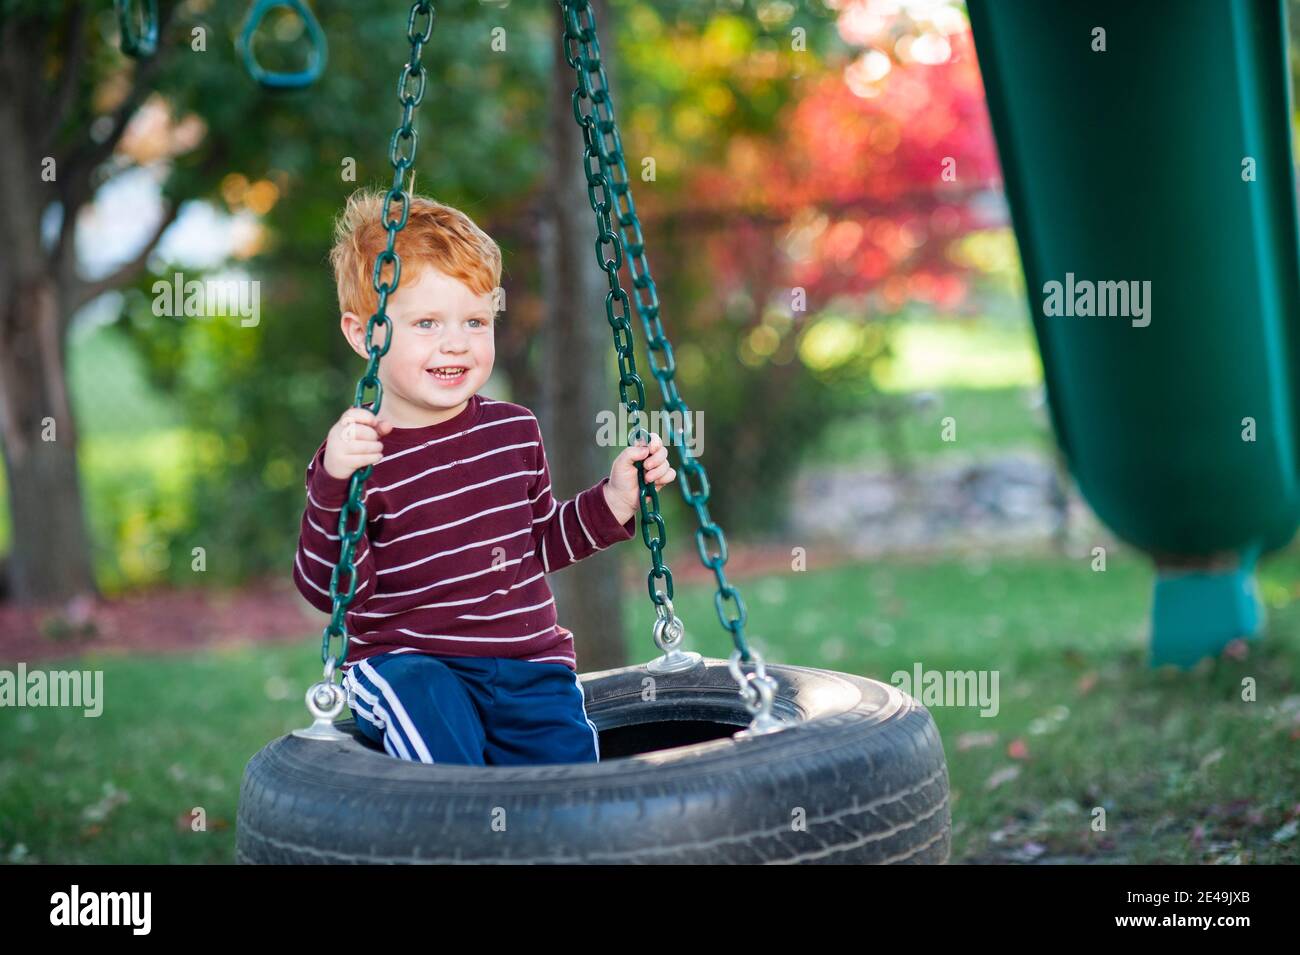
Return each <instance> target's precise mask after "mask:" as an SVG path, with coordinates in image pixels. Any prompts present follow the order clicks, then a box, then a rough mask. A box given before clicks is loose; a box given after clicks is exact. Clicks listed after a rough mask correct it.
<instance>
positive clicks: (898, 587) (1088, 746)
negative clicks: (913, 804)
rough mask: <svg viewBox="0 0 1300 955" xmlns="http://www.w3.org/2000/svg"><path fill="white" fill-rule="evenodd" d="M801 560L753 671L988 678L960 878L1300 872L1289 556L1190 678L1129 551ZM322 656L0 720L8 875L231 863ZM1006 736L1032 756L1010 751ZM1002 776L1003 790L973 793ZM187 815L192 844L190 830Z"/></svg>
mask: <svg viewBox="0 0 1300 955" xmlns="http://www.w3.org/2000/svg"><path fill="white" fill-rule="evenodd" d="M810 563H811V567H810V569H809V570H808V571H807V572H805V573H799V574H790V575H787V576H780V577H766V578H760V579H755V580H750V581H747V582H745V583H744V584H743V585H742V586H741V588H740V589H741V593H742V595H743V597H744V599H745V602H746V605H747V607H748V612H749V620H750V623H749V626H748V633H749V635H750V640H751V643H752V644H753V645H754V646H755V647H757V648H758V649H760V650H761V651H762V652H763V654H764V656H765V657H766V659H768V660H770V661H773V662H786V663H792V664H801V665H808V666H822V667H828V668H831V669H837V670H844V671H849V672H855V673H862V674H865V675H868V676H873V677H875V678H877V679H884V680H888V679H889V677H890V674H892V673H893V672H895V671H896V670H907V671H910V670H911V669H912V666H913V664H914V663H918V662H919V663H921V664H922V666H923V667H925V668H926V669H927V670H930V669H933V670H948V669H962V670H965V669H987V670H996V671H997V672H998V673H999V680H1000V683H999V690H1000V710H999V712H998V713H997V715H996V716H993V717H982V716H980V715H979V711H978V710H977V709H975V708H968V709H959V708H955V707H934V708H932V712H933V714H934V716H935V719H936V721H937V723H938V725H939V729H940V732H941V733H942V736H943V740H944V745H945V749H946V752H947V756H948V764H949V770H950V775H951V781H952V788H953V822H954V840H953V859H954V861H973V860H988V859H1000V858H1006V857H1007V854H1008V853H1013V852H1028V853H1031V854H1032V853H1041V854H1042V855H1043V856H1044V857H1047V858H1059V857H1067V858H1083V859H1092V860H1096V861H1111V862H1198V861H1210V860H1221V859H1229V860H1230V859H1232V858H1234V857H1236V856H1238V855H1242V857H1243V858H1244V859H1245V860H1246V861H1252V862H1280V861H1292V862H1294V861H1300V836H1292V837H1290V838H1289V839H1288V838H1285V836H1286V829H1285V827H1286V825H1287V823H1288V820H1289V819H1290V816H1291V813H1293V812H1294V811H1295V804H1296V803H1297V787H1296V782H1297V775H1298V773H1297V770H1296V767H1297V765H1300V758H1298V756H1297V750H1298V749H1300V742H1298V741H1297V739H1296V738H1293V736H1297V735H1300V733H1298V732H1297V731H1298V730H1300V696H1297V693H1298V692H1300V691H1297V689H1296V687H1297V679H1298V678H1300V662H1298V661H1300V589H1298V588H1297V587H1296V584H1295V581H1296V580H1300V553H1297V552H1295V551H1292V552H1291V553H1290V554H1287V555H1283V556H1281V557H1279V558H1277V559H1275V560H1273V561H1271V562H1268V563H1266V564H1265V566H1264V569H1263V575H1262V581H1263V588H1264V593H1265V595H1266V599H1267V600H1268V602H1269V603H1270V610H1271V619H1270V627H1269V633H1268V635H1267V636H1266V638H1265V639H1264V640H1263V641H1261V642H1260V643H1258V644H1254V645H1252V649H1251V652H1250V655H1249V657H1248V658H1247V659H1245V660H1243V661H1239V662H1234V661H1226V660H1225V661H1219V662H1217V663H1214V664H1213V665H1207V666H1204V667H1202V668H1201V669H1199V670H1197V671H1194V672H1192V673H1190V674H1178V673H1173V672H1166V671H1156V672H1153V671H1151V670H1149V669H1148V668H1147V667H1146V666H1145V664H1144V662H1143V659H1142V655H1143V649H1144V642H1145V634H1144V629H1145V621H1146V614H1147V611H1148V602H1149V599H1150V586H1151V572H1150V570H1149V569H1148V566H1147V564H1146V562H1145V561H1144V560H1143V559H1142V558H1141V557H1140V556H1138V555H1134V554H1129V553H1125V552H1113V553H1112V554H1111V557H1110V562H1109V569H1108V570H1107V571H1106V572H1105V573H1093V572H1092V571H1091V570H1090V569H1089V565H1088V562H1087V561H1086V560H1067V559H1064V558H1060V557H1025V558H1020V559H1013V560H1002V559H999V560H995V561H991V562H990V561H973V560H972V561H957V560H953V561H946V562H940V563H932V564H925V563H899V562H891V563H890V564H880V563H877V564H864V565H856V566H845V567H839V568H832V569H818V568H817V567H816V558H815V554H814V555H813V557H812V560H811V562H810ZM638 593H639V591H638ZM629 598H630V602H629V605H628V606H627V611H626V618H627V623H628V627H629V630H628V632H629V634H630V635H632V637H633V638H634V639H635V640H636V641H637V642H635V643H634V647H635V650H636V652H635V654H634V657H635V659H636V660H637V661H638V662H642V661H644V660H646V659H648V658H649V657H650V656H652V655H653V654H652V653H651V650H652V646H651V643H650V639H649V628H650V622H651V620H652V614H651V612H650V610H649V607H648V606H647V601H646V600H645V599H644V598H640V599H638V598H637V596H636V595H633V594H629ZM675 602H676V604H677V607H678V610H679V612H680V613H681V615H682V617H683V619H684V620H685V621H686V623H687V629H688V640H689V641H690V643H691V645H692V646H693V647H694V648H695V649H697V650H700V651H701V652H704V653H706V654H708V655H711V656H719V657H725V656H726V655H727V653H728V652H729V650H730V645H729V643H728V641H727V637H726V635H725V633H724V632H723V631H722V629H721V627H720V626H719V625H718V622H717V618H716V613H715V611H714V608H713V599H712V592H711V590H709V589H707V588H704V587H694V586H685V585H680V586H678V588H677V596H676V601H675ZM317 650H318V643H317V639H316V637H315V636H314V635H308V634H304V636H303V639H302V641H301V643H299V644H294V645H289V646H279V647H259V648H253V647H240V648H233V649H229V650H222V651H218V652H208V653H202V654H195V655H192V656H171V657H158V658H143V657H142V658H121V657H115V656H103V655H100V656H94V657H87V658H86V659H85V660H83V661H81V663H80V664H79V665H80V666H82V667H97V668H102V669H103V670H104V674H105V675H104V690H105V696H106V698H107V703H106V706H105V710H104V713H103V715H102V716H100V717H98V718H95V719H87V718H84V717H82V716H80V715H78V714H77V713H76V712H70V711H64V710H54V709H28V710H23V711H10V712H9V713H8V714H7V715H6V717H5V729H6V731H5V732H4V733H3V734H0V860H3V859H6V858H7V859H10V860H12V861H19V860H24V859H25V860H29V861H30V860H36V861H41V862H115V863H127V862H228V861H230V860H231V859H232V857H233V846H234V820H235V810H236V805H237V798H238V790H239V780H240V776H241V774H242V771H243V767H244V765H245V763H246V762H247V760H248V759H249V757H251V756H252V755H253V753H255V752H256V751H257V750H258V749H259V748H260V747H261V746H263V745H264V744H265V743H266V742H267V741H268V740H271V739H273V738H275V737H277V736H280V735H281V734H283V733H285V732H287V731H288V730H290V729H292V728H294V727H296V726H299V725H302V724H303V723H304V719H305V713H304V710H303V705H302V693H303V692H304V690H305V688H306V686H307V685H308V684H309V683H310V682H311V681H312V680H313V679H315V678H316V677H317V676H318V674H319V665H318V664H317V663H316V662H315V660H316V654H317ZM72 666H73V664H71V663H60V664H57V666H55V665H52V667H51V668H59V669H65V668H71V667H72ZM1245 677H1252V678H1254V679H1255V680H1257V681H1258V702H1254V703H1244V702H1242V701H1241V698H1240V687H1241V681H1242V679H1243V678H1245ZM964 734H985V735H984V736H969V735H964ZM988 734H991V736H990V735H988ZM1016 741H1020V744H1017V745H1021V744H1022V745H1023V746H1024V748H1025V750H1026V752H1025V754H1024V756H1025V758H1013V756H1012V755H1010V754H1009V751H1008V747H1010V746H1012V744H1014V743H1016ZM972 743H975V744H976V745H970V744H972ZM1009 769H1018V771H1019V775H1018V777H1017V778H1015V779H1014V780H1011V781H1009V782H1006V783H1004V784H1002V785H999V786H996V787H994V788H988V784H989V781H990V779H996V778H997V774H999V773H1001V774H1004V775H1005V773H1006V771H1008V770H1009ZM195 807H202V808H203V809H204V810H206V813H207V820H208V830H207V831H206V832H193V831H191V829H190V826H189V819H190V814H191V811H192V810H193V809H194V808H195ZM1094 807H1103V808H1104V809H1105V810H1106V814H1107V829H1106V831H1105V832H1093V831H1092V830H1091V829H1090V827H1089V823H1090V821H1091V819H1092V816H1091V812H1092V810H1093V808H1094ZM101 817H102V818H101ZM1274 834H1278V835H1279V838H1278V839H1277V840H1276V841H1275V840H1274V838H1273V836H1274ZM19 844H21V845H22V846H23V848H22V849H19V848H18V845H19Z"/></svg>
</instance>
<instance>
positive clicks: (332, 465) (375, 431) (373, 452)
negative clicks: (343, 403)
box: [324, 408, 393, 481]
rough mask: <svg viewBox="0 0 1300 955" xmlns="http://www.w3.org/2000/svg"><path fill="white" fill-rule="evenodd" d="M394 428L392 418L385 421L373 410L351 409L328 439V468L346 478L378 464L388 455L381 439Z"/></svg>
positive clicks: (326, 450) (339, 478)
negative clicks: (354, 472)
mask: <svg viewBox="0 0 1300 955" xmlns="http://www.w3.org/2000/svg"><path fill="white" fill-rule="evenodd" d="M392 430H393V423H392V422H391V421H381V420H380V419H378V418H376V417H375V413H374V412H373V411H367V410H366V409H365V408H349V409H348V410H347V411H345V412H343V415H342V416H341V417H340V418H339V420H338V421H336V422H334V427H332V428H330V432H329V437H328V438H326V439H325V459H324V464H325V471H326V473H327V474H329V476H330V477H332V478H337V479H338V480H340V481H344V480H346V479H348V478H350V477H352V472H353V471H356V470H358V469H360V468H364V467H365V466H366V465H368V464H376V463H378V461H379V459H380V458H382V457H383V456H384V446H383V444H382V443H381V442H380V440H379V439H380V438H381V437H383V436H384V435H386V434H388V432H390V431H392Z"/></svg>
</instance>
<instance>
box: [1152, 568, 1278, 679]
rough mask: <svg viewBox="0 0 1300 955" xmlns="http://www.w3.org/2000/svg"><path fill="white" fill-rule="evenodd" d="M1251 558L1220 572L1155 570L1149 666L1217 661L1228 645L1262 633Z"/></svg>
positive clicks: (1260, 606) (1187, 665)
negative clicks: (1202, 660)
mask: <svg viewBox="0 0 1300 955" xmlns="http://www.w3.org/2000/svg"><path fill="white" fill-rule="evenodd" d="M1255 560H1256V555H1255V554H1254V553H1249V554H1246V555H1243V557H1242V561H1241V566H1239V567H1237V568H1233V569H1225V570H1194V571H1176V570H1163V569H1162V570H1158V571H1157V576H1156V587H1155V601H1154V605H1153V607H1152V610H1151V665H1152V666H1153V667H1158V666H1164V665H1167V664H1172V665H1174V666H1177V667H1181V668H1183V669H1188V668H1190V667H1192V666H1193V665H1195V664H1196V663H1197V662H1198V661H1199V660H1201V659H1203V658H1204V657H1207V656H1218V655H1219V654H1221V653H1222V652H1223V649H1224V647H1226V646H1227V645H1228V644H1229V643H1231V642H1232V641H1233V640H1236V639H1238V638H1245V639H1248V640H1250V639H1255V638H1257V637H1259V636H1260V634H1261V633H1262V632H1263V629H1264V619H1265V612H1264V604H1263V601H1262V600H1260V597H1259V587H1258V585H1257V584H1256V581H1255Z"/></svg>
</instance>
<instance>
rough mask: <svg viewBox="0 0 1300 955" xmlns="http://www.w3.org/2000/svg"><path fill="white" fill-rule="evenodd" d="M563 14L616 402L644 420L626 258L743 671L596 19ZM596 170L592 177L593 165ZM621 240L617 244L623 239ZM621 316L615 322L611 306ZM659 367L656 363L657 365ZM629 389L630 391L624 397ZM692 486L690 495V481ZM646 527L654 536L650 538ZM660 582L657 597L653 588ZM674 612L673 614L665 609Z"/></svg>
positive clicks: (666, 576) (738, 627)
mask: <svg viewBox="0 0 1300 955" xmlns="http://www.w3.org/2000/svg"><path fill="white" fill-rule="evenodd" d="M559 2H560V4H561V6H562V8H563V12H564V58H565V61H566V62H567V63H568V64H569V66H570V67H572V68H573V70H574V73H575V75H576V78H577V84H578V85H577V86H576V87H575V88H574V90H573V95H572V102H573V118H574V119H575V120H576V121H577V123H578V125H579V126H580V127H581V128H582V138H583V142H584V143H585V145H586V148H585V150H584V151H583V168H584V171H585V172H586V176H587V197H588V199H589V200H590V202H591V208H592V211H593V212H594V213H595V214H596V230H597V238H596V259H597V261H598V262H599V263H600V267H601V269H602V270H603V271H604V272H605V274H606V276H607V277H608V279H609V293H608V294H607V295H606V296H605V314H606V317H607V318H608V320H609V324H610V327H611V328H612V329H613V330H614V351H615V353H616V355H617V357H618V369H619V383H618V392H619V400H620V401H621V402H622V403H623V404H624V405H625V406H626V407H627V410H628V415H629V417H633V416H635V418H636V419H637V420H644V409H645V403H646V397H645V385H644V384H643V382H642V379H641V378H640V376H639V375H637V373H636V359H635V358H634V357H633V347H632V344H633V343H632V333H631V326H630V323H629V321H628V313H627V306H628V295H627V292H625V291H624V290H623V288H622V286H621V285H620V283H619V279H618V270H619V268H621V266H622V264H623V261H624V250H626V253H627V263H628V270H629V271H630V272H631V274H632V287H633V294H634V296H635V302H634V305H635V308H636V313H637V315H638V316H639V317H640V318H641V322H642V325H643V327H644V330H645V336H646V343H647V348H648V352H647V354H648V356H649V361H650V370H651V372H652V373H653V374H654V376H655V378H656V379H657V380H658V382H659V388H660V391H661V392H662V394H663V403H664V409H665V411H666V412H667V413H668V414H667V415H665V425H664V428H665V430H666V431H667V433H668V434H667V443H668V444H669V445H671V446H673V447H675V448H677V451H678V454H679V455H680V457H681V468H680V474H681V489H682V496H683V498H685V500H686V503H687V504H689V505H690V506H691V507H692V508H693V509H694V510H695V515H696V518H697V520H698V522H699V529H698V530H697V531H696V532H695V540H696V545H697V546H698V548H699V552H700V560H701V561H702V562H703V564H704V566H705V567H707V568H709V569H710V570H712V571H713V574H714V578H715V579H716V581H717V588H718V589H717V593H716V595H715V597H714V604H715V606H716V607H717V611H718V619H719V620H720V621H721V622H722V626H723V628H724V629H725V630H727V631H729V632H730V633H731V637H732V641H733V643H734V644H735V648H736V651H737V653H739V655H740V659H741V660H743V661H744V662H746V663H748V662H749V660H750V650H749V646H748V644H747V643H746V641H745V621H746V618H747V614H746V611H745V604H744V601H742V600H741V599H740V593H739V591H737V590H736V588H735V587H733V586H731V584H730V583H728V582H727V576H726V573H725V572H724V571H723V565H724V564H726V562H727V540H726V537H725V535H724V534H723V532H722V528H721V527H720V526H718V525H717V524H716V523H714V521H713V519H712V518H711V517H710V516H709V508H708V499H709V480H708V475H707V474H706V473H705V470H704V465H703V464H701V463H700V462H699V460H698V459H696V458H695V456H694V455H693V454H692V452H691V449H690V438H691V424H690V408H688V407H687V405H686V402H684V401H683V400H682V398H681V396H680V395H679V394H678V392H677V384H676V382H675V380H674V377H675V375H676V371H677V365H676V362H675V361H674V359H673V350H672V345H671V344H670V343H669V341H668V336H667V334H666V333H665V332H664V327H663V324H662V323H661V321H660V316H659V294H658V292H657V291H656V289H655V283H654V279H653V278H652V277H651V275H650V263H649V261H648V260H647V258H646V254H645V237H644V235H643V234H642V231H641V221H640V219H639V218H638V216H637V213H636V205H635V204H634V203H633V202H632V187H631V181H630V178H629V176H628V172H627V164H626V163H625V161H624V157H623V143H622V139H621V137H620V136H619V132H618V124H617V123H616V122H615V119H614V102H613V98H612V97H611V96H610V91H609V78H608V76H607V75H606V73H605V66H604V63H602V62H601V58H600V41H599V40H598V39H597V38H596V18H595V15H594V13H593V12H592V10H591V4H590V2H589V0H559ZM593 160H595V161H596V165H597V167H598V168H597V169H596V170H595V171H593V165H592V161H593ZM613 216H616V217H617V219H618V234H617V235H615V234H614V232H613V228H612V217H613ZM620 237H621V239H620ZM606 245H609V246H611V247H612V257H607V256H606V254H605V251H604V249H605V246H606ZM616 304H617V306H618V314H615V305H616ZM657 358H658V359H659V360H656V359H657ZM629 389H635V391H634V393H632V394H629ZM674 412H676V413H678V414H679V415H680V416H681V421H682V430H681V431H680V432H678V431H676V430H675V429H674V428H673V425H672V420H671V415H672V413H674ZM643 436H644V437H645V438H646V439H647V440H648V439H649V435H648V434H647V433H646V431H645V429H644V428H642V427H640V425H639V424H638V426H637V427H636V428H634V429H633V431H632V432H631V433H630V434H629V436H628V443H629V445H632V444H635V443H636V442H637V441H638V440H639V439H640V438H641V437H643ZM636 472H637V483H638V485H639V486H640V511H641V538H642V540H643V542H644V543H645V545H646V547H647V548H648V549H649V551H650V560H651V564H652V566H651V569H650V573H649V574H648V576H647V581H646V583H647V586H648V589H649V591H650V599H651V601H652V602H654V603H655V605H656V609H657V610H662V605H663V602H664V600H665V599H668V598H671V597H672V594H673V578H672V572H671V571H670V570H669V569H668V566H667V564H665V563H664V561H663V549H664V546H665V544H666V543H667V533H666V531H665V529H664V522H663V518H662V517H661V516H660V515H659V493H658V491H657V490H656V489H655V487H654V485H653V484H651V485H647V484H646V483H645V472H644V469H643V468H642V465H641V463H640V462H637V465H636ZM688 478H689V480H690V481H693V482H695V484H694V486H693V487H692V486H691V485H690V484H689V483H688V480H687V479H688ZM651 525H653V527H654V529H655V531H656V532H657V533H656V535H655V536H654V537H652V536H651V535H650V529H651ZM710 539H712V540H713V541H714V542H715V544H716V547H717V550H716V552H715V553H713V554H712V555H710V554H709V553H708V542H709V540H710ZM659 581H662V584H663V585H662V588H660V587H659V586H658V584H657V582H659ZM728 600H731V601H733V602H734V608H735V615H734V616H732V615H729V614H728V612H727V605H726V604H727V601H728ZM670 606H671V605H670Z"/></svg>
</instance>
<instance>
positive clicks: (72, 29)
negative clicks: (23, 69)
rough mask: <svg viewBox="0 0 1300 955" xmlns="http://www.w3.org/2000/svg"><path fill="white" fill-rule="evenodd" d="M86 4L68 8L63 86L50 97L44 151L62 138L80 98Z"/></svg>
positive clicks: (60, 80)
mask: <svg viewBox="0 0 1300 955" xmlns="http://www.w3.org/2000/svg"><path fill="white" fill-rule="evenodd" d="M85 24H86V8H85V7H84V6H83V5H82V4H81V3H80V2H78V3H74V4H73V6H72V9H71V10H70V11H69V12H68V22H67V25H66V26H65V28H64V30H65V33H66V37H67V39H66V40H65V41H64V48H63V70H62V71H61V72H60V74H59V87H58V90H57V91H56V92H55V94H54V95H53V96H52V97H50V101H49V109H48V111H47V113H48V116H49V125H48V126H47V127H46V128H45V134H44V135H43V136H42V137H41V152H42V153H43V154H46V155H48V154H49V153H50V150H51V148H52V147H53V146H54V141H55V140H56V139H57V138H58V135H59V131H60V130H61V129H63V124H64V123H65V122H67V120H68V115H69V113H71V111H72V106H73V103H75V102H76V97H77V87H78V85H79V84H80V82H81V73H82V66H83V64H84V62H85V59H86V30H85Z"/></svg>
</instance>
